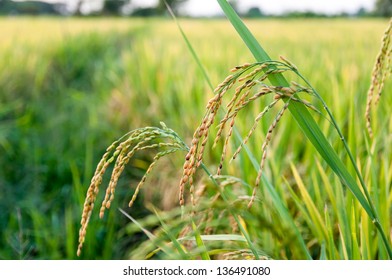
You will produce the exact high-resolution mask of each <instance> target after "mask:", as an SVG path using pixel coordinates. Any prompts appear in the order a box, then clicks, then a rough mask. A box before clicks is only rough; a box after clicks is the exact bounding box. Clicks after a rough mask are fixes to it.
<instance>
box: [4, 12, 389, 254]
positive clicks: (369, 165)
mask: <svg viewBox="0 0 392 280" xmlns="http://www.w3.org/2000/svg"><path fill="white" fill-rule="evenodd" d="M180 24H181V27H182V28H183V30H184V32H185V34H186V36H187V37H188V39H189V42H190V44H191V45H192V48H193V49H194V51H195V53H196V54H197V56H198V58H199V62H200V63H201V64H202V65H203V67H204V69H205V71H206V73H207V76H208V79H209V80H210V83H211V85H212V86H213V87H214V88H215V87H216V86H217V85H218V84H220V83H221V82H222V81H223V80H225V78H226V77H227V76H228V75H230V74H231V73H230V69H232V68H233V67H234V66H237V65H242V64H244V63H246V62H254V59H253V58H252V54H251V53H250V52H249V50H248V49H247V47H246V46H245V45H244V43H243V42H242V41H241V39H240V37H239V36H238V35H237V34H236V32H235V30H234V29H233V28H232V26H231V25H230V23H229V21H227V20H225V19H205V20H191V19H180ZM246 24H247V25H248V27H249V28H250V30H251V32H252V33H253V34H254V35H255V37H256V38H257V40H258V41H259V42H260V43H261V44H262V46H263V47H264V48H265V50H266V51H267V52H268V54H269V55H270V56H271V57H272V59H273V60H279V56H280V55H283V56H284V57H286V58H287V59H288V60H289V61H291V62H292V63H294V64H295V65H296V67H297V68H298V69H299V71H300V72H301V74H302V75H303V76H304V77H306V79H307V80H308V81H310V83H311V84H312V86H313V87H314V88H315V89H317V91H318V93H319V94H320V95H321V96H322V98H323V99H324V100H325V103H326V104H327V105H328V107H329V109H330V110H331V112H332V113H333V115H334V117H335V119H336V122H337V124H338V125H339V127H340V129H341V131H342V133H343V135H344V137H345V138H346V141H347V144H348V146H349V147H350V149H351V151H352V153H353V155H354V158H355V161H356V162H357V166H358V167H359V170H360V172H361V174H362V175H363V178H364V181H365V182H366V184H367V185H368V187H369V191H370V195H371V197H372V200H373V202H374V205H375V208H376V210H377V213H378V215H379V218H380V223H381V226H382V227H383V229H384V231H385V232H386V233H387V235H388V239H389V242H390V243H391V239H392V228H391V223H392V219H391V214H392V212H391V211H392V207H391V205H392V190H391V188H392V151H391V147H392V145H391V144H392V133H391V131H392V119H391V117H390V109H391V104H392V96H391V94H389V91H390V90H391V89H392V88H391V87H392V84H391V83H390V81H388V80H387V81H386V83H385V89H384V92H383V95H382V97H381V100H380V103H379V104H378V105H377V107H374V108H373V109H372V128H373V130H374V137H373V138H372V139H371V138H369V136H368V133H367V130H366V119H365V111H366V98H367V91H368V89H369V86H370V82H371V74H372V69H373V64H374V62H375V59H376V56H377V54H378V52H379V49H380V45H381V37H382V35H383V32H384V30H385V29H386V27H387V25H388V22H387V21H385V20H380V19H312V20H308V19H306V20H305V19H295V20H293V19H287V20H283V19H281V20H277V19H263V20H248V21H246ZM0 29H1V39H0V61H1V63H0V166H1V168H0V207H1V209H5V210H4V211H0V258H1V259H127V258H131V259H144V258H153V259H168V258H169V259H198V258H202V259H204V258H215V259H222V258H223V259H249V258H255V255H257V256H258V257H259V258H265V259H270V258H271V259H307V258H312V259H387V258H388V254H387V250H386V248H385V246H384V245H383V243H382V240H381V238H380V236H379V235H378V234H377V231H376V228H375V227H374V225H373V223H372V221H371V219H369V218H368V216H367V214H366V212H365V210H364V209H363V208H362V206H361V205H360V203H359V202H358V201H357V200H356V199H355V197H354V196H353V195H352V193H351V192H350V190H349V189H348V188H347V187H345V186H343V185H342V183H341V182H340V181H339V179H338V177H337V176H336V175H334V173H333V171H332V170H331V168H330V167H329V166H328V165H327V164H326V163H325V161H324V160H323V158H322V157H320V156H319V155H318V153H317V151H316V149H315V148H314V147H313V146H312V144H311V143H310V142H309V141H308V140H307V138H306V137H305V136H304V133H303V132H302V131H301V129H300V127H299V125H298V124H297V122H296V120H295V119H294V118H293V117H292V115H291V114H290V113H285V114H284V115H283V116H282V118H281V119H279V123H277V124H276V127H274V129H273V131H272V134H271V137H270V141H269V143H268V154H267V156H266V158H265V163H264V168H263V176H264V177H265V180H263V181H262V182H261V183H260V186H259V187H258V188H257V192H256V196H255V197H254V202H253V205H252V207H251V208H250V209H248V207H247V206H248V204H249V201H250V199H251V197H252V191H253V186H254V184H255V183H254V182H255V180H256V178H257V176H258V172H257V170H255V168H254V162H255V161H256V162H257V164H258V163H259V162H260V160H261V159H262V157H263V149H262V145H263V143H265V138H266V135H267V133H268V131H269V128H270V126H271V123H273V122H274V120H276V116H277V114H278V113H279V109H280V108H279V107H274V108H271V109H270V110H269V112H268V114H266V115H265V117H263V119H262V120H261V121H260V123H259V125H258V127H257V128H256V129H255V131H254V132H253V135H252V137H251V138H250V139H249V142H248V144H247V149H248V150H249V151H250V152H248V153H246V152H244V151H242V152H241V153H240V154H239V156H238V157H237V158H236V159H235V160H233V161H232V162H230V163H229V159H230V155H232V154H233V153H234V152H235V151H236V149H237V147H238V145H239V144H240V142H239V140H238V137H241V138H245V137H246V135H247V134H248V132H249V129H250V128H251V127H252V125H253V123H254V120H255V118H256V117H257V116H258V114H259V113H260V112H261V111H262V110H263V108H265V106H267V105H268V104H269V103H268V102H269V101H271V100H269V101H268V100H264V99H260V100H259V99H258V100H257V102H253V103H251V104H249V106H247V107H246V110H241V112H238V117H237V118H236V120H235V125H234V127H235V129H236V131H237V132H236V133H237V134H235V135H236V136H235V137H233V138H235V139H237V140H232V141H230V142H229V143H228V144H227V145H225V143H224V139H225V136H226V135H227V134H228V133H229V131H228V130H224V131H223V136H222V139H221V140H220V141H218V142H217V145H216V147H215V148H212V146H213V142H214V137H209V138H208V139H207V140H206V143H205V150H204V155H203V164H204V167H205V169H206V170H209V172H211V173H212V174H214V173H215V172H216V170H217V169H220V168H218V167H219V165H220V161H221V155H222V149H224V147H225V146H226V147H225V149H227V154H228V156H227V158H225V159H224V160H223V162H222V169H221V176H220V177H215V179H214V180H210V179H209V176H208V174H206V173H205V172H204V171H203V168H202V167H200V168H199V169H197V170H196V173H195V174H194V176H193V180H194V182H193V185H194V186H193V188H192V189H193V195H192V191H190V189H189V187H190V186H189V184H186V185H184V206H183V207H181V206H180V204H181V203H180V200H179V195H180V188H179V186H180V180H182V179H181V178H184V177H183V175H184V174H183V164H184V158H185V157H186V154H187V151H185V150H186V149H185V148H184V149H179V151H176V152H175V153H172V154H170V155H168V156H165V157H163V158H162V159H160V160H159V161H157V162H156V164H155V163H154V165H155V166H154V169H153V170H151V172H150V171H149V172H148V177H147V178H146V181H145V182H144V184H143V187H142V188H141V190H140V193H139V195H138V197H137V199H136V200H135V201H134V205H133V206H132V208H128V203H129V201H130V200H131V197H132V195H133V194H134V191H135V188H136V187H137V186H138V183H139V181H140V180H143V175H144V174H145V172H146V171H147V170H148V168H149V166H150V164H151V163H153V162H155V159H154V156H156V155H157V153H159V151H160V150H159V149H155V148H157V146H154V147H152V148H151V149H147V148H146V149H145V150H140V151H138V152H137V153H135V154H134V155H133V156H132V157H131V158H130V159H129V161H128V162H127V164H126V166H125V167H124V169H123V171H122V174H121V176H119V180H118V184H117V187H116V193H115V196H114V197H113V200H111V202H110V203H111V205H110V209H107V210H106V211H105V214H104V215H103V218H102V219H100V218H99V213H100V211H99V208H100V206H101V205H100V204H101V201H102V200H104V193H105V190H104V189H105V188H106V186H107V185H108V184H109V181H110V174H106V175H105V176H104V177H103V182H102V186H101V188H102V189H101V191H100V192H99V194H98V197H97V202H96V205H95V208H94V209H93V212H92V215H91V218H90V221H89V226H88V230H87V232H86V233H85V236H84V237H85V239H84V245H83V250H82V251H81V255H80V257H77V255H76V252H77V248H78V243H79V242H78V234H79V228H80V219H81V216H82V210H83V203H84V200H85V197H86V193H87V189H88V187H89V185H90V181H91V178H93V176H94V171H95V169H96V166H97V165H98V162H99V160H100V158H101V156H102V155H103V154H104V152H105V150H106V148H107V147H108V146H109V145H110V144H111V143H113V142H114V141H115V140H117V139H118V138H120V137H121V136H122V135H124V134H126V133H127V132H128V131H131V130H134V129H137V128H142V127H146V126H151V127H161V122H164V124H165V126H167V128H168V129H172V130H173V131H175V132H176V133H177V134H178V136H179V139H181V141H182V142H181V141H180V140H178V139H177V140H178V141H180V142H178V143H183V144H186V145H188V146H189V147H191V144H192V138H193V136H194V131H195V130H196V129H197V128H198V127H199V125H200V124H201V121H202V119H203V117H204V116H205V111H206V105H207V104H208V102H209V100H210V99H211V98H213V96H214V93H213V90H211V87H210V84H209V82H208V81H207V80H206V78H205V76H204V74H203V71H201V70H200V68H199V66H198V63H197V61H195V59H194V57H193V56H192V54H191V52H190V51H189V47H188V46H187V44H186V42H185V41H184V39H183V37H182V35H181V33H180V31H179V30H178V28H177V26H176V24H175V22H173V21H172V20H171V19H147V20H145V19H125V18H88V19H75V18H64V19H57V18H23V17H21V18H19V17H17V18H0ZM287 79H289V80H294V81H296V82H299V81H298V80H297V79H296V78H295V77H294V76H293V75H290V74H289V75H287ZM228 100H230V99H228ZM306 100H307V101H308V102H311V103H312V104H313V103H314V104H315V106H316V107H317V108H318V109H320V112H316V111H313V110H310V113H311V114H312V116H313V117H314V119H315V120H316V122H317V124H318V126H319V127H320V129H321V131H322V132H323V134H324V135H325V136H326V138H327V139H328V141H329V142H330V144H331V146H332V147H333V148H334V150H335V151H336V153H337V154H338V156H339V157H340V158H341V159H342V161H343V163H344V164H345V165H346V166H347V169H348V171H349V172H350V173H351V174H355V170H354V168H353V167H352V165H350V160H349V157H348V155H347V153H346V151H345V149H344V147H343V144H342V141H341V140H340V136H339V135H338V133H337V132H336V130H335V129H333V127H332V125H331V122H330V121H329V120H328V118H327V117H326V114H325V113H324V111H322V109H323V108H322V106H321V105H320V104H319V103H317V100H315V99H314V98H312V97H307V98H306ZM227 102H228V101H227ZM227 102H226V103H227ZM218 114H219V116H220V118H222V117H223V116H224V112H223V111H221V112H219V113H218ZM217 125H218V123H216V124H214V125H213V126H212V129H213V130H214V131H215V133H216V132H217V130H216V128H215V127H216V126H217ZM163 130H165V129H164V128H163ZM154 131H155V130H154ZM159 131H160V132H162V130H159ZM165 133H166V132H165ZM135 135H136V134H135ZM136 136H137V135H136ZM236 137H237V138H236ZM177 140H176V141H177ZM154 141H155V140H153V141H152V142H151V143H150V144H151V145H154V144H155V145H158V142H159V141H161V139H158V140H157V141H158V142H157V141H155V142H154ZM165 145H166V144H165ZM165 145H161V147H162V146H164V147H163V148H165V149H168V148H170V147H172V146H170V145H171V144H170V145H166V146H165ZM179 145H180V144H179ZM181 145H182V144H181ZM158 146H159V145H158ZM161 147H158V148H161ZM113 170H114V171H115V170H116V169H115V167H113V166H109V167H108V169H107V170H106V173H111V172H112V171H113ZM188 183H189V182H188ZM222 190H223V191H222ZM192 197H193V199H192ZM192 201H193V202H192ZM106 202H107V200H106ZM192 204H193V206H192ZM118 208H121V209H122V211H125V212H126V213H125V214H126V215H125V214H124V213H122V212H120V211H119V209H118ZM192 213H193V214H192ZM133 219H136V221H137V222H134V221H132V220H133ZM192 225H193V226H194V227H192ZM255 251H256V254H255Z"/></svg>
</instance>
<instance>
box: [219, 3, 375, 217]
mask: <svg viewBox="0 0 392 280" xmlns="http://www.w3.org/2000/svg"><path fill="white" fill-rule="evenodd" d="M217 1H218V3H219V5H220V6H221V8H222V10H223V11H224V13H225V14H226V16H227V18H228V19H229V20H230V22H231V23H232V25H233V26H234V28H235V29H236V30H237V32H238V34H239V35H240V36H241V38H242V40H243V41H244V42H245V44H246V45H247V47H248V48H249V50H250V51H251V52H252V54H253V56H254V57H255V59H256V60H257V61H259V62H262V61H267V60H271V58H270V57H269V56H268V54H267V53H266V52H265V51H264V49H263V48H262V47H261V46H260V44H259V43H258V42H257V40H256V38H255V37H254V36H253V35H252V33H251V32H250V31H249V29H248V28H247V27H246V26H245V24H244V23H243V22H242V20H241V19H240V18H239V16H238V15H237V13H236V12H235V11H234V10H233V8H232V7H231V6H230V4H228V3H227V1H226V0H217ZM269 80H270V82H271V83H272V84H273V85H276V86H289V83H288V82H287V81H286V79H285V78H284V77H283V75H282V74H275V75H270V78H269ZM288 108H289V110H290V112H291V114H292V115H293V117H294V119H295V120H296V122H297V123H298V125H299V126H300V128H301V129H302V131H303V132H304V134H305V135H306V137H307V138H308V139H309V141H310V142H311V143H312V144H313V146H314V147H315V148H316V150H317V151H318V153H319V154H320V155H321V156H322V157H323V158H324V160H325V161H326V162H327V164H328V165H329V167H330V168H331V169H332V170H333V171H334V172H335V174H336V175H337V176H338V177H339V179H340V180H341V182H342V183H343V184H344V185H346V186H347V187H348V188H349V189H350V190H351V192H352V193H353V194H354V196H355V197H356V198H357V199H358V201H359V202H360V203H361V205H362V207H363V208H364V209H365V210H366V212H367V213H368V215H369V217H370V218H371V219H372V220H373V219H375V217H374V214H373V212H372V209H371V206H370V205H369V202H368V201H367V200H366V198H365V196H364V195H363V193H362V192H361V190H360V188H359V186H358V184H357V183H356V181H355V179H354V178H353V177H352V176H351V174H350V173H349V172H348V170H347V168H346V167H345V165H344V164H343V162H342V161H341V159H340V158H339V157H338V155H337V154H336V152H335V150H334V149H333V148H332V146H331V145H330V143H329V142H328V140H327V139H326V138H325V136H324V134H323V133H322V132H321V130H320V128H319V126H318V125H317V123H316V122H315V121H314V119H313V117H312V116H311V115H310V113H309V111H308V110H307V109H306V107H305V106H304V105H303V104H301V103H299V102H291V103H290V105H289V107H288Z"/></svg>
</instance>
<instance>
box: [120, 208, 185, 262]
mask: <svg viewBox="0 0 392 280" xmlns="http://www.w3.org/2000/svg"><path fill="white" fill-rule="evenodd" d="M118 210H119V211H120V212H121V213H122V214H123V215H124V216H125V217H127V218H128V219H129V220H131V221H132V222H133V223H134V224H135V225H137V226H138V227H139V228H140V229H141V231H143V233H144V234H145V235H146V236H147V237H148V238H149V239H150V241H151V242H152V243H153V244H154V246H156V247H157V249H155V250H153V251H152V252H151V253H150V254H148V255H147V256H146V259H149V258H151V257H152V256H153V255H155V254H156V253H157V252H159V251H163V252H165V253H166V254H167V255H168V256H171V255H172V252H171V249H170V248H168V246H167V245H165V244H161V242H159V241H158V238H157V237H156V236H155V235H154V234H152V233H151V232H150V231H148V230H147V229H145V228H144V227H143V226H142V225H141V224H140V223H139V222H138V221H136V220H135V219H134V218H133V217H132V216H131V215H129V214H128V213H127V212H125V211H124V210H123V209H121V208H119V209H118ZM181 250H182V249H181ZM182 252H183V251H182ZM180 253H181V251H180ZM181 255H182V257H183V258H184V259H188V257H187V255H186V254H185V252H183V254H181Z"/></svg>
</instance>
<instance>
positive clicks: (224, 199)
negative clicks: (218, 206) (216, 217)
mask: <svg viewBox="0 0 392 280" xmlns="http://www.w3.org/2000/svg"><path fill="white" fill-rule="evenodd" d="M201 167H202V168H203V170H204V171H205V172H206V174H207V175H208V177H209V178H210V179H211V181H212V182H213V183H214V185H215V187H217V188H218V190H219V192H220V194H221V197H222V199H223V201H224V202H226V203H227V204H228V203H229V200H228V198H227V197H226V195H225V193H224V191H223V190H222V189H221V188H220V187H219V184H218V182H217V181H216V180H215V178H214V176H213V175H212V173H211V172H210V171H209V170H208V168H207V167H206V166H205V164H204V163H201ZM228 210H229V211H230V214H231V215H232V216H233V218H234V220H235V221H236V223H237V225H238V227H239V229H240V231H241V233H242V234H243V235H244V237H245V239H246V241H247V242H248V244H249V247H250V249H251V250H252V253H253V254H254V256H255V258H256V260H259V259H260V257H259V254H258V253H257V250H256V249H255V248H254V247H253V246H252V244H253V243H252V240H251V239H250V236H249V234H248V233H247V232H246V230H245V229H244V227H243V226H242V224H241V222H240V220H239V219H238V217H237V215H236V214H235V213H234V211H233V210H232V209H231V207H229V208H228Z"/></svg>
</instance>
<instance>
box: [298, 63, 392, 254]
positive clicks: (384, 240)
mask: <svg viewBox="0 0 392 280" xmlns="http://www.w3.org/2000/svg"><path fill="white" fill-rule="evenodd" d="M293 71H294V72H295V73H296V74H297V75H298V76H299V77H300V78H301V79H302V80H303V81H304V82H305V83H306V84H307V85H308V86H309V87H310V88H311V89H312V91H313V92H314V94H315V96H316V97H317V98H318V99H319V100H320V101H321V103H322V104H323V107H324V109H325V111H326V112H327V114H328V116H329V117H330V119H331V122H332V124H333V126H334V127H335V129H336V131H337V133H338V134H339V137H340V139H341V140H342V142H343V145H344V148H345V149H346V151H347V154H348V156H349V158H350V161H351V163H352V165H353V167H354V170H355V173H356V174H357V177H358V179H359V182H360V183H361V186H362V189H363V192H364V193H365V196H366V199H367V200H368V202H369V205H370V207H371V210H372V212H373V215H374V218H373V220H372V222H373V224H375V226H376V228H377V230H378V231H379V232H380V234H381V237H382V239H383V242H384V245H385V247H386V249H387V251H388V256H389V258H390V259H392V248H391V245H390V243H389V241H388V238H387V236H386V234H385V232H384V230H383V228H382V226H381V223H380V221H379V218H378V214H377V210H376V207H375V206H374V203H373V201H372V198H371V196H370V193H369V191H368V188H367V186H366V183H365V180H364V179H363V177H362V175H361V172H360V171H359V168H358V166H357V164H356V162H355V159H354V156H353V154H352V153H351V150H350V147H349V146H348V144H347V141H346V139H345V138H344V136H343V133H342V131H341V130H340V128H339V126H338V124H337V122H336V120H335V118H334V117H333V115H332V112H331V111H330V110H329V108H328V106H327V104H326V103H325V101H324V99H323V98H322V97H321V95H320V94H319V93H318V92H317V91H316V90H315V89H314V88H313V87H312V85H311V84H310V83H309V81H308V80H307V79H306V78H305V77H304V76H302V75H301V73H299V72H298V71H297V70H294V69H293Z"/></svg>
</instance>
